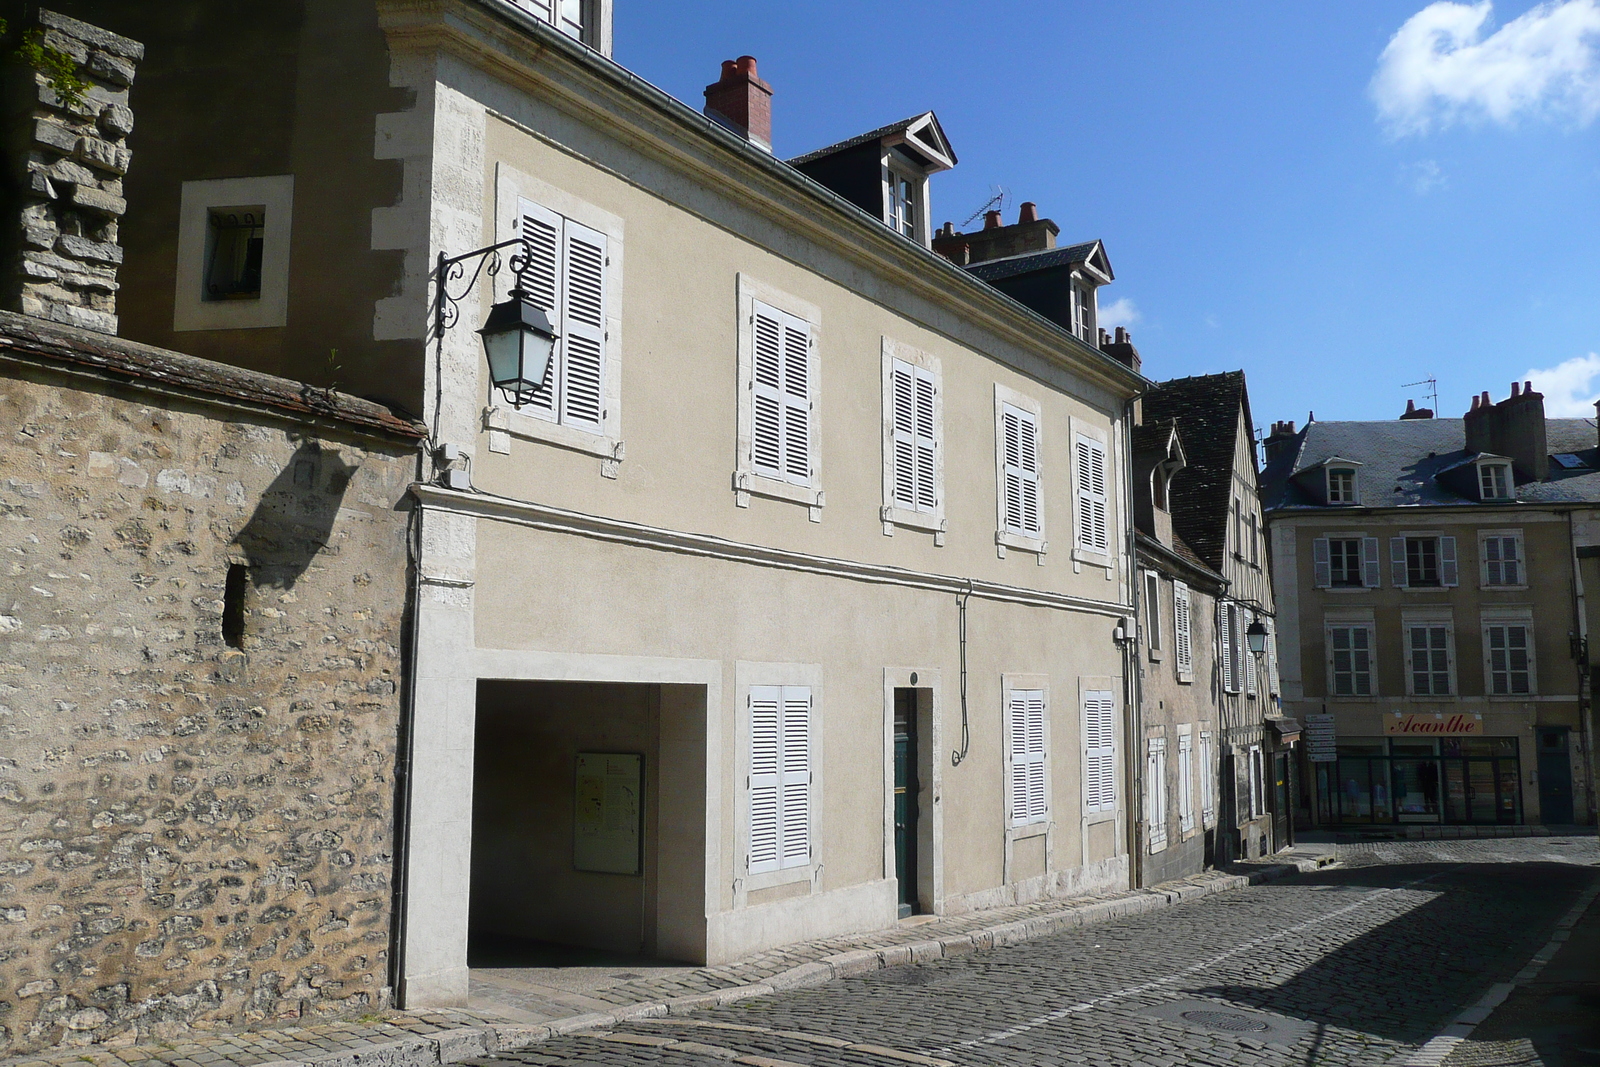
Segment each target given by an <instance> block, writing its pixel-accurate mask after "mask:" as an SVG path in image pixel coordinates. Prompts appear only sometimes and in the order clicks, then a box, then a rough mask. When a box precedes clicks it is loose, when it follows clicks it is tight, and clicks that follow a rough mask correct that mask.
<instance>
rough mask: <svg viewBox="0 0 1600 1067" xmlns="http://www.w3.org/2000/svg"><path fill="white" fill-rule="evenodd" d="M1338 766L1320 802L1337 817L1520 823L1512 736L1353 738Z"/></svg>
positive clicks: (1322, 786) (1325, 780)
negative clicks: (1422, 738)
mask: <svg viewBox="0 0 1600 1067" xmlns="http://www.w3.org/2000/svg"><path fill="white" fill-rule="evenodd" d="M1333 766H1334V767H1335V768H1337V770H1336V772H1335V774H1334V775H1332V776H1329V775H1326V774H1325V773H1319V776H1318V786H1319V792H1322V793H1323V795H1321V796H1319V797H1318V801H1319V803H1320V804H1322V805H1324V809H1325V810H1329V811H1331V812H1332V813H1333V819H1334V820H1336V821H1338V822H1345V823H1395V822H1400V823H1427V822H1432V823H1437V822H1445V823H1457V824H1461V823H1518V822H1521V821H1522V793H1521V787H1520V774H1521V763H1520V762H1519V760H1518V753H1517V739H1516V738H1514V737H1447V738H1441V739H1438V740H1432V739H1430V740H1427V741H1420V740H1416V739H1412V738H1406V739H1399V738H1392V739H1378V738H1373V739H1371V740H1370V741H1367V740H1362V739H1358V738H1352V739H1351V740H1350V741H1349V742H1348V743H1341V744H1340V745H1339V762H1338V763H1337V764H1334V765H1333ZM1319 772H1320V768H1319ZM1330 779H1331V780H1330Z"/></svg>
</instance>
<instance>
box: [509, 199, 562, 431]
mask: <svg viewBox="0 0 1600 1067" xmlns="http://www.w3.org/2000/svg"><path fill="white" fill-rule="evenodd" d="M518 212H519V222H518V225H519V226H520V228H521V234H522V252H521V256H522V262H521V269H520V270H519V271H518V273H517V285H518V286H519V287H520V288H521V289H522V291H523V292H524V293H526V294H527V299H528V302H529V303H531V304H532V305H533V306H534V307H536V308H538V309H539V310H540V311H543V312H544V313H545V315H546V316H547V317H548V318H549V319H550V325H551V326H552V327H554V328H555V331H556V333H557V334H558V335H565V333H566V326H565V324H564V323H563V321H562V311H563V310H564V308H563V306H562V305H563V301H562V299H561V291H562V274H563V267H564V266H565V262H566V256H565V254H564V236H563V231H564V229H565V220H564V219H562V217H561V216H560V215H557V214H556V213H555V212H553V211H550V210H549V209H547V208H544V207H541V206H540V205H538V204H535V203H534V202H533V201H531V200H523V201H521V202H520V204H519V205H518ZM565 347H566V346H565V344H564V343H563V342H562V341H557V342H556V347H555V351H553V352H552V353H551V354H550V369H549V371H548V372H547V373H546V375H545V379H544V384H543V385H541V386H540V387H539V389H538V390H537V391H536V392H535V393H534V394H533V397H532V399H531V400H530V401H529V402H528V403H526V404H524V405H523V410H525V411H528V412H529V413H530V414H534V415H540V416H542V417H544V418H554V417H555V412H556V394H557V387H558V385H559V383H560V380H561V376H562V366H561V365H562V360H563V349H564V348H565Z"/></svg>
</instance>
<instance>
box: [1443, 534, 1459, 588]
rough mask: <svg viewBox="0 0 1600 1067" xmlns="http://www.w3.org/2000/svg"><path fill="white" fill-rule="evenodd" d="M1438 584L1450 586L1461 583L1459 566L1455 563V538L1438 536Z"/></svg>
mask: <svg viewBox="0 0 1600 1067" xmlns="http://www.w3.org/2000/svg"><path fill="white" fill-rule="evenodd" d="M1439 584H1440V585H1442V586H1445V587H1446V588H1450V587H1453V586H1457V585H1460V584H1461V568H1460V567H1458V566H1457V565H1456V539H1455V538H1454V537H1441V538H1439Z"/></svg>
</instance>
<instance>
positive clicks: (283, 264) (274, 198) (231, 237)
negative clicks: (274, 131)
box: [172, 174, 294, 333]
mask: <svg viewBox="0 0 1600 1067" xmlns="http://www.w3.org/2000/svg"><path fill="white" fill-rule="evenodd" d="M179 201H180V202H179V207H178V263H177V269H176V272H175V278H174V281H175V289H174V293H173V302H172V328H173V330H175V331H178V332H180V333H181V332H185V331H190V330H256V329H265V328H268V327H273V326H282V325H284V324H285V323H287V322H288V316H289V246H290V238H291V231H292V228H293V227H292V225H291V223H292V222H293V214H294V212H293V208H294V175H292V174H278V175H272V176H269V177H260V178H216V179H211V180H208V181H197V182H184V183H183V188H182V191H181V194H180V197H179Z"/></svg>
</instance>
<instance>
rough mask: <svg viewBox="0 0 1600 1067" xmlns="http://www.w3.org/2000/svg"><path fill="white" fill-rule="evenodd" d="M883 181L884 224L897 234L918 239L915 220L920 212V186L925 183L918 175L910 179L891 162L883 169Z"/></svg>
mask: <svg viewBox="0 0 1600 1067" xmlns="http://www.w3.org/2000/svg"><path fill="white" fill-rule="evenodd" d="M884 181H885V183H886V184H887V186H888V188H887V190H886V192H887V194H888V195H887V196H885V197H884V220H883V221H884V222H886V223H888V224H889V228H890V229H891V230H893V231H895V232H896V233H898V234H901V235H903V236H905V237H909V238H911V239H912V240H913V241H915V240H917V239H918V231H917V220H918V219H919V218H920V217H921V215H922V211H921V210H920V208H921V205H922V186H923V184H924V182H925V181H926V179H925V178H922V177H921V176H920V175H919V176H918V177H915V178H913V177H910V176H908V175H907V173H906V172H905V171H904V170H902V169H901V167H899V166H898V165H896V164H895V163H893V162H891V163H889V164H888V165H887V166H885V167H884Z"/></svg>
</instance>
